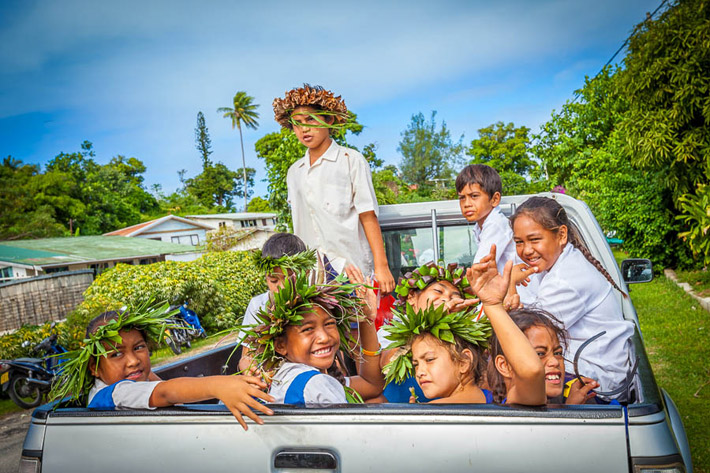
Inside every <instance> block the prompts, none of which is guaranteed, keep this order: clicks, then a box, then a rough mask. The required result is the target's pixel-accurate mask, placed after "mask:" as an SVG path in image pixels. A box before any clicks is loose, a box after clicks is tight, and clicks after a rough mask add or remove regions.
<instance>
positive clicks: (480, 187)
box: [456, 164, 515, 274]
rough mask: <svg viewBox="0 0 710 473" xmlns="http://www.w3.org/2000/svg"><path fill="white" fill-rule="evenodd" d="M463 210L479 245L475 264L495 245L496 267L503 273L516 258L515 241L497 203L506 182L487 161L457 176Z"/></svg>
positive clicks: (470, 167)
mask: <svg viewBox="0 0 710 473" xmlns="http://www.w3.org/2000/svg"><path fill="white" fill-rule="evenodd" d="M456 192H457V193H458V195H459V205H460V206H461V213H462V214H463V216H464V217H465V218H466V220H468V221H469V222H471V223H474V224H475V225H473V227H472V231H473V237H474V238H475V240H476V243H477V244H478V249H477V250H476V255H475V256H474V257H473V263H478V262H479V261H481V259H482V258H483V257H484V256H487V255H488V254H489V253H490V252H491V245H493V244H495V245H496V248H497V249H498V251H497V253H496V254H497V257H496V266H497V267H498V272H499V273H500V274H503V268H505V263H506V262H507V261H508V260H513V259H515V243H514V242H513V229H512V228H511V227H510V221H509V220H508V218H507V217H506V216H505V215H503V212H501V211H500V209H499V208H498V205H499V204H500V199H501V197H502V195H503V183H502V182H501V180H500V176H499V175H498V172H497V171H496V170H495V169H493V168H492V167H490V166H486V165H485V164H471V165H469V166H466V167H465V168H463V170H462V171H461V172H460V173H459V175H458V176H457V177H456Z"/></svg>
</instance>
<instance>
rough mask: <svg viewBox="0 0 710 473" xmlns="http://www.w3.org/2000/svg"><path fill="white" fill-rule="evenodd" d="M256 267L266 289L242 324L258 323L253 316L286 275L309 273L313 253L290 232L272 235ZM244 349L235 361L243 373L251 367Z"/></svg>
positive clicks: (255, 297) (254, 298) (313, 256)
mask: <svg viewBox="0 0 710 473" xmlns="http://www.w3.org/2000/svg"><path fill="white" fill-rule="evenodd" d="M256 256H257V266H258V267H259V268H260V269H261V270H262V271H263V272H264V279H265V280H266V287H267V288H268V290H267V291H266V292H264V293H262V294H258V295H256V296H254V297H252V298H251V301H249V305H248V306H247V309H246V311H245V312H244V318H243V319H242V325H254V324H257V323H258V320H257V318H256V314H257V313H258V312H259V311H260V310H262V309H264V308H266V304H267V303H268V302H269V299H270V298H271V297H273V294H274V293H276V291H278V290H279V289H281V288H282V287H283V283H284V278H285V277H286V275H284V273H283V269H286V272H288V273H291V272H292V271H296V272H298V271H309V270H311V269H313V268H314V266H315V265H316V257H315V251H311V252H309V251H308V248H306V244H305V243H303V240H301V239H300V238H298V237H297V236H296V235H294V234H292V233H276V234H274V235H271V237H269V239H268V240H266V242H265V243H264V246H263V247H262V249H261V252H258V253H257V255H256ZM247 350H248V347H247V346H246V344H244V343H242V357H241V359H240V360H239V369H240V370H247V369H249V368H250V365H251V361H252V359H251V356H249V354H248V353H247Z"/></svg>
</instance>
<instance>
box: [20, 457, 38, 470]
mask: <svg viewBox="0 0 710 473" xmlns="http://www.w3.org/2000/svg"><path fill="white" fill-rule="evenodd" d="M41 470H42V462H41V461H40V460H39V458H31V457H24V456H23V457H20V468H19V469H18V470H17V471H18V472H19V473H40V471H41Z"/></svg>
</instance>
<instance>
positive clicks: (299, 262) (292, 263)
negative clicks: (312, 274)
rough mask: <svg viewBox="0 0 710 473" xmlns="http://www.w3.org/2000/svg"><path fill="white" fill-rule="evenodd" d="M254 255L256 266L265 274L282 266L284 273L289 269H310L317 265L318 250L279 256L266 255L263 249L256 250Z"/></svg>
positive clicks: (296, 270) (297, 270)
mask: <svg viewBox="0 0 710 473" xmlns="http://www.w3.org/2000/svg"><path fill="white" fill-rule="evenodd" d="M253 257H254V263H255V264H256V267H257V268H258V269H259V271H260V272H261V273H263V274H271V273H273V272H274V269H276V268H281V271H283V272H284V274H286V270H289V269H290V270H291V271H294V272H301V271H308V270H311V269H313V268H314V267H315V265H316V250H308V251H302V252H300V253H296V254H295V255H283V256H280V257H278V258H273V257H271V256H264V255H263V254H262V252H261V250H255V251H254V253H253Z"/></svg>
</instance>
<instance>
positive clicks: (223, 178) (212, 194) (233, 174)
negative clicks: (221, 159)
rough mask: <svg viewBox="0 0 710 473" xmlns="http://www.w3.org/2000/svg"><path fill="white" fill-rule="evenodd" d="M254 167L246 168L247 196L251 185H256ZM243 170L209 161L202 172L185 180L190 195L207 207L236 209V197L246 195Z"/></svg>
mask: <svg viewBox="0 0 710 473" xmlns="http://www.w3.org/2000/svg"><path fill="white" fill-rule="evenodd" d="M255 172H256V171H255V170H254V169H252V168H247V169H246V175H247V197H248V196H249V194H250V193H251V191H250V190H248V189H249V187H253V185H254V173H255ZM242 177H243V170H241V169H240V170H238V171H232V170H230V169H229V168H228V167H227V166H225V165H224V164H222V163H215V164H213V163H212V162H210V161H207V163H206V165H205V166H204V167H203V169H202V172H201V173H200V174H198V175H197V176H195V177H193V178H190V179H187V180H186V181H185V190H186V192H187V194H188V195H191V196H194V197H195V198H196V199H197V200H198V201H199V203H200V204H202V205H203V206H204V207H206V208H213V207H214V208H215V210H217V211H218V212H223V211H229V210H234V198H235V197H238V198H242V197H244V181H243V179H242Z"/></svg>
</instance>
